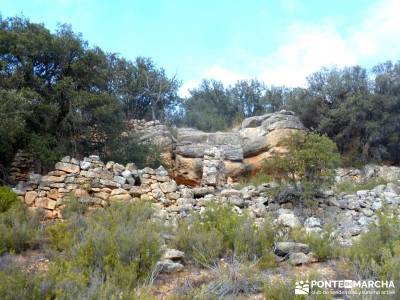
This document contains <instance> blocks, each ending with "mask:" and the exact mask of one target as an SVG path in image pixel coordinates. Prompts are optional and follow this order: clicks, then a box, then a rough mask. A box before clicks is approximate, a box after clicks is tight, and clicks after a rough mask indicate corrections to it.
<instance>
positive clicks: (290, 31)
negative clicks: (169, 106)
mask: <svg viewBox="0 0 400 300" xmlns="http://www.w3.org/2000/svg"><path fill="white" fill-rule="evenodd" d="M399 12H400V0H335V1H324V0H230V1H229V0H0V13H1V15H2V17H3V18H5V17H12V16H16V15H18V16H21V15H23V16H25V17H27V18H29V19H30V20H31V21H32V22H37V23H43V24H45V26H46V27H47V28H49V29H50V30H51V31H52V32H54V31H55V30H56V29H57V24H59V23H68V24H71V25H72V28H73V30H74V31H75V32H80V33H82V35H83V38H84V39H85V40H87V41H88V42H89V44H90V45H91V46H99V47H101V48H102V49H103V50H105V51H108V52H116V53H119V54H120V55H121V56H123V57H125V58H127V59H131V60H133V59H134V58H135V57H137V56H145V57H151V58H152V59H153V61H154V62H155V63H156V64H157V66H159V67H163V68H164V69H165V70H166V72H167V74H169V75H170V76H173V75H176V77H177V78H178V79H180V80H181V81H182V87H181V89H180V94H181V95H182V96H187V95H188V91H189V90H190V89H192V88H195V87H196V86H198V85H199V84H200V82H201V80H202V79H203V78H208V79H216V80H220V81H222V82H223V83H224V84H225V85H229V84H233V83H234V82H236V81H237V80H242V79H252V78H256V79H259V80H262V81H264V82H265V83H266V84H268V85H275V86H281V85H286V86H290V87H296V86H306V77H307V76H308V75H310V74H311V73H313V72H315V71H318V70H319V69H320V68H321V67H323V66H327V67H330V66H338V67H343V66H350V65H357V64H358V65H361V66H364V67H372V66H374V65H376V64H378V63H381V62H385V61H387V60H393V61H397V60H399V59H400V38H399V37H400V17H399Z"/></svg>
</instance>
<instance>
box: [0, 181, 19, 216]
mask: <svg viewBox="0 0 400 300" xmlns="http://www.w3.org/2000/svg"><path fill="white" fill-rule="evenodd" d="M15 203H18V197H17V194H15V193H14V192H13V191H12V190H11V189H10V188H9V187H7V186H0V213H2V212H5V211H7V210H8V209H9V208H11V206H13V205H14V204H15Z"/></svg>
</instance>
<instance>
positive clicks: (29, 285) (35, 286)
mask: <svg viewBox="0 0 400 300" xmlns="http://www.w3.org/2000/svg"><path fill="white" fill-rule="evenodd" d="M41 280H42V279H41V278H40V277H39V276H38V275H36V274H32V273H27V272H23V271H22V270H19V269H15V267H13V268H11V266H10V267H8V268H6V269H5V270H0V282H1V284H0V299H27V300H37V299H47V297H49V296H50V293H49V291H46V290H45V289H44V288H43V287H42V286H41Z"/></svg>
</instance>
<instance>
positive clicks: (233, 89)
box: [0, 17, 400, 173]
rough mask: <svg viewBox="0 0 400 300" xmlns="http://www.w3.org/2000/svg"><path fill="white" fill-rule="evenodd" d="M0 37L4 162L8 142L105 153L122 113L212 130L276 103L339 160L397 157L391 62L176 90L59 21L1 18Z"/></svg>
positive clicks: (55, 154) (45, 151)
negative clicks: (298, 79)
mask: <svg viewBox="0 0 400 300" xmlns="http://www.w3.org/2000/svg"><path fill="white" fill-rule="evenodd" d="M0 45H1V46H0V99H1V100H0V116H1V118H0V168H3V169H4V168H5V167H8V166H9V164H10V162H11V160H12V157H13V155H14V153H15V152H16V150H17V149H28V150H30V151H32V152H33V153H34V154H35V156H36V158H37V160H38V161H39V162H41V164H42V167H43V168H47V167H49V166H51V165H52V164H53V163H54V162H55V161H56V160H57V159H59V158H60V157H61V156H62V155H65V154H69V155H72V156H75V157H80V156H83V155H86V154H93V153H98V154H100V155H104V156H105V155H112V154H113V151H114V150H116V149H119V146H115V145H119V143H118V141H116V140H118V139H119V138H120V134H121V132H122V130H123V127H124V121H126V120H128V119H130V118H144V119H147V120H151V119H154V118H157V119H160V120H162V121H165V122H166V123H168V124H171V123H174V124H176V125H184V126H192V127H196V128H199V129H202V130H205V131H215V130H225V129H227V128H231V127H233V126H235V125H237V124H239V122H240V121H241V120H242V119H243V118H245V117H250V116H254V115H260V114H263V113H266V112H274V111H278V110H280V109H287V110H293V111H294V112H295V113H296V114H297V115H298V116H299V117H300V119H301V121H302V122H303V123H304V124H305V125H306V127H308V128H310V129H313V130H316V131H317V132H319V133H321V134H326V135H327V136H328V137H329V138H331V139H332V140H333V141H334V142H335V143H336V144H337V147H338V150H339V152H340V153H341V154H342V155H343V156H344V160H343V161H344V163H346V164H357V163H359V162H362V163H365V162H369V161H376V162H380V161H387V162H392V163H398V162H399V161H400V156H399V153H400V133H399V132H400V119H399V118H400V117H399V116H400V100H399V96H400V85H399V80H398V77H399V76H400V75H399V74H400V63H391V62H386V63H383V64H380V65H378V66H376V67H374V68H372V70H370V71H369V70H366V69H364V68H362V67H359V66H355V67H347V68H343V69H337V68H331V69H322V70H321V71H319V72H316V73H314V74H311V75H310V76H309V78H308V86H307V87H306V88H294V89H293V88H286V87H270V86H267V85H266V84H264V83H263V82H260V81H257V80H247V81H246V80H243V81H238V82H237V83H235V84H234V85H232V86H229V87H225V86H223V85H222V83H220V82H218V81H215V80H204V81H203V82H202V83H201V85H200V86H199V87H197V88H195V89H193V90H191V91H190V95H189V97H187V98H186V99H181V98H179V97H178V94H177V91H178V88H179V86H180V82H179V80H177V78H176V77H175V76H172V77H169V76H168V75H167V73H166V71H165V70H164V69H163V68H160V67H158V66H157V65H156V64H155V63H154V62H153V61H152V60H151V59H150V58H143V57H138V58H137V59H135V60H133V61H129V60H126V59H124V58H123V57H120V56H119V55H117V54H115V53H107V52H104V51H103V50H102V49H100V48H99V47H90V46H89V44H88V42H86V41H85V40H84V39H83V37H82V36H81V35H80V34H77V33H75V32H73V31H72V29H71V27H70V26H68V25H60V26H59V27H58V29H57V30H56V32H54V33H51V32H50V31H49V30H48V29H46V28H45V27H44V26H43V25H42V24H36V23H32V22H30V21H29V20H27V19H25V18H20V17H14V18H0ZM107 151H108V152H107ZM116 156H119V155H118V154H116ZM0 171H1V172H2V173H3V171H2V170H0Z"/></svg>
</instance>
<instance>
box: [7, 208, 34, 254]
mask: <svg viewBox="0 0 400 300" xmlns="http://www.w3.org/2000/svg"><path fill="white" fill-rule="evenodd" d="M40 232H41V225H40V215H39V214H38V213H35V214H30V213H28V212H27V210H26V208H25V207H24V206H23V205H22V204H19V203H17V204H15V205H13V206H12V207H11V208H10V209H8V210H7V211H6V212H3V213H0V236H1V238H0V254H2V253H4V252H7V251H14V252H17V253H19V252H21V251H24V250H27V249H33V248H36V247H38V246H39V242H40Z"/></svg>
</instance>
